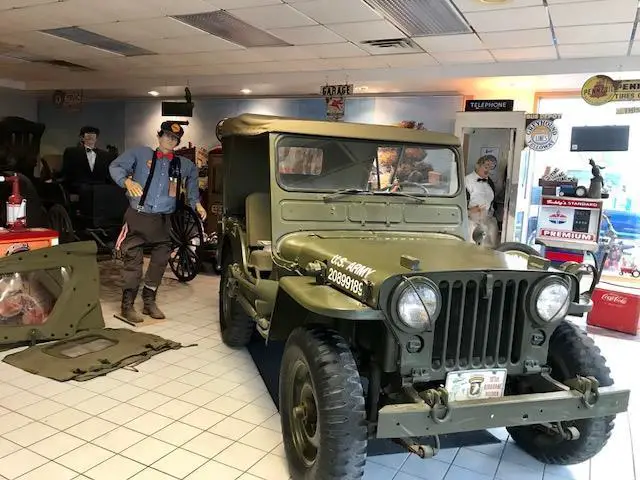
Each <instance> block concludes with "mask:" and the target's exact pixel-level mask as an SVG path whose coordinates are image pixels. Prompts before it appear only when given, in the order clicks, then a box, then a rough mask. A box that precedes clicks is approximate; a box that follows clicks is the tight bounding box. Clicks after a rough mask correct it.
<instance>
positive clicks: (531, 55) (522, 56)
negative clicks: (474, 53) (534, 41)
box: [491, 47, 558, 62]
mask: <svg viewBox="0 0 640 480" xmlns="http://www.w3.org/2000/svg"><path fill="white" fill-rule="evenodd" d="M491 53H492V54H493V57H494V58H495V59H496V60H497V61H498V62H532V61H537V60H557V59H558V55H557V53H556V48H555V47H530V48H502V49H494V50H491Z"/></svg>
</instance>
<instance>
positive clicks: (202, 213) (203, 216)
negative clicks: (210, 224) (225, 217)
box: [196, 203, 207, 222]
mask: <svg viewBox="0 0 640 480" xmlns="http://www.w3.org/2000/svg"><path fill="white" fill-rule="evenodd" d="M196 212H198V215H200V218H201V219H202V221H203V222H204V221H205V220H206V219H207V211H206V210H205V209H204V207H203V206H202V205H200V204H199V203H198V204H196Z"/></svg>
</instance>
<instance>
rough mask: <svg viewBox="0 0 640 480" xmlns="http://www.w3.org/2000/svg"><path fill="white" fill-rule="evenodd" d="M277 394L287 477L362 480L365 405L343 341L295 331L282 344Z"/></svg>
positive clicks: (328, 335)
mask: <svg viewBox="0 0 640 480" xmlns="http://www.w3.org/2000/svg"><path fill="white" fill-rule="evenodd" d="M279 391H280V402H279V403H280V418H281V422H282V436H283V440H284V449H285V452H286V455H287V461H288V464H289V471H290V472H291V476H292V478H295V479H296V480H316V479H317V480H319V479H322V480H334V479H335V480H338V479H357V478H362V475H363V474H364V465H365V459H366V449H367V422H366V415H365V401H364V394H363V390H362V384H361V383H360V374H359V373H358V367H357V366H356V362H355V360H354V358H353V355H352V354H351V351H350V349H349V345H348V344H347V342H346V341H345V340H344V339H343V338H342V337H340V336H339V335H338V334H337V333H335V332H333V331H329V330H324V329H313V330H311V329H307V328H303V327H302V328H297V329H296V330H294V331H293V332H292V333H291V335H290V336H289V338H288V340H287V343H286V345H285V350H284V355H283V358H282V364H281V366H280V390H279Z"/></svg>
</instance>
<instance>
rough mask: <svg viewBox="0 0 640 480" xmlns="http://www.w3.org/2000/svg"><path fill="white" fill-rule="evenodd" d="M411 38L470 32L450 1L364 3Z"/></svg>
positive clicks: (377, 0) (383, 0) (404, 0)
mask: <svg viewBox="0 0 640 480" xmlns="http://www.w3.org/2000/svg"><path fill="white" fill-rule="evenodd" d="M364 1H365V2H366V3H367V4H368V5H369V6H370V7H371V8H373V9H374V10H376V11H377V12H379V13H380V14H381V15H383V16H384V17H386V18H387V19H389V20H390V21H391V22H392V23H394V24H395V25H396V26H397V27H398V28H399V29H401V30H402V31H403V32H404V33H406V34H407V35H408V36H410V37H427V36H430V35H453V34H461V33H471V31H472V30H471V28H470V27H469V24H468V23H467V22H466V21H465V19H464V18H463V17H462V15H461V14H460V12H458V9H457V8H456V7H455V6H453V5H452V3H451V1H450V0H364Z"/></svg>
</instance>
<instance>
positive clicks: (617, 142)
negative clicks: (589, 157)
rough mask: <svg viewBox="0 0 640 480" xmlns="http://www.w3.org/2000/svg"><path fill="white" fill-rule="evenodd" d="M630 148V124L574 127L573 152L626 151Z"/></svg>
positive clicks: (572, 134)
mask: <svg viewBox="0 0 640 480" xmlns="http://www.w3.org/2000/svg"><path fill="white" fill-rule="evenodd" d="M628 150H629V125H605V126H600V127H573V128H572V129H571V151H572V152H626V151H628Z"/></svg>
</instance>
